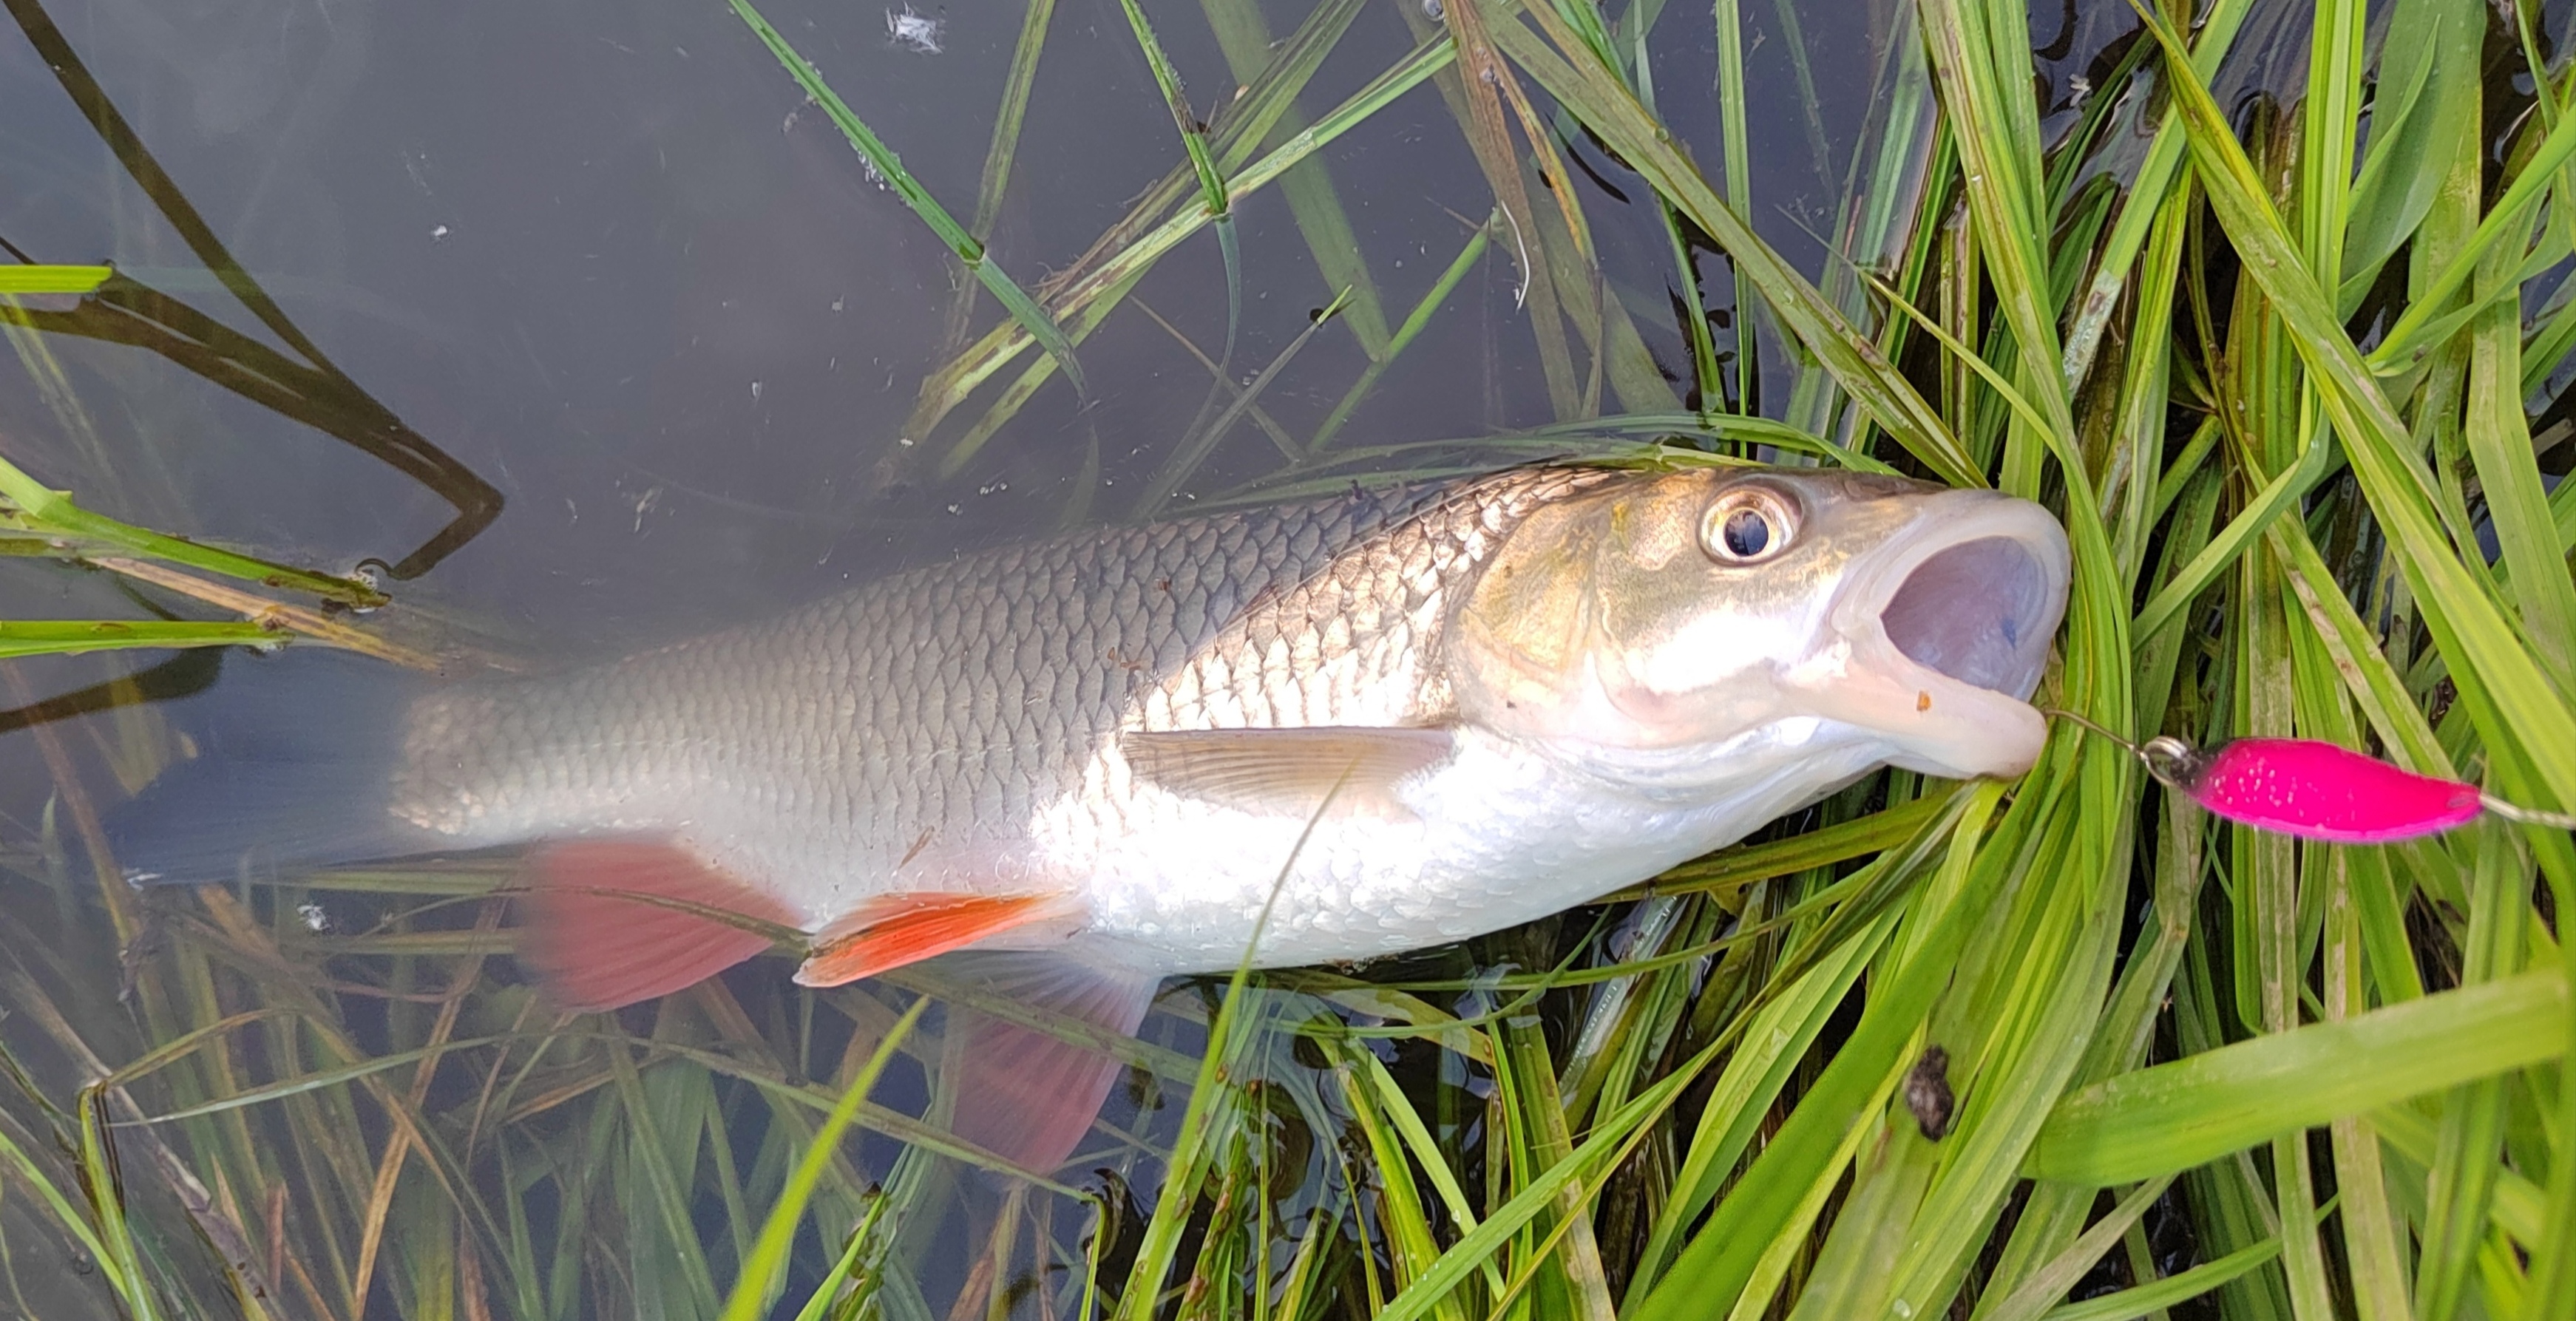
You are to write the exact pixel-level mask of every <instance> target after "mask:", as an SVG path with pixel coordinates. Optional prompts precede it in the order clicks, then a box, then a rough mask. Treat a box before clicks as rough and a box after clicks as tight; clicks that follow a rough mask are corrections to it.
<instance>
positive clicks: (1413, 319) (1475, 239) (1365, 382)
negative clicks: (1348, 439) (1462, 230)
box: [1306, 215, 1501, 457]
mask: <svg viewBox="0 0 2576 1321" xmlns="http://www.w3.org/2000/svg"><path fill="white" fill-rule="evenodd" d="M1500 220H1501V217H1500V216H1499V215H1496V216H1493V217H1490V218H1488V219H1487V220H1486V222H1485V223H1484V225H1483V226H1482V227H1480V228H1478V229H1477V230H1476V231H1475V232H1474V233H1472V234H1470V235H1468V236H1467V243H1466V246H1464V247H1462V248H1460V249H1458V255H1457V256H1455V257H1452V258H1450V259H1449V265H1448V267H1447V268H1446V269H1444V270H1442V271H1441V272H1440V277H1439V278H1438V279H1436V280H1433V281H1432V282H1431V289H1430V291H1429V292H1427V293H1425V294H1423V295H1422V300H1421V301H1420V302H1417V303H1415V304H1414V305H1413V310H1412V311H1411V312H1408V313H1406V314H1405V318H1404V324H1402V325H1400V326H1398V327H1396V329H1395V333H1394V334H1393V335H1392V336H1389V337H1387V338H1386V340H1385V345H1384V347H1383V349H1382V350H1381V351H1380V352H1379V353H1378V354H1377V355H1376V356H1375V357H1374V359H1373V360H1371V361H1370V363H1369V365H1368V366H1367V367H1365V368H1363V369H1361V371H1360V375H1359V379H1357V380H1355V381H1352V382H1351V388H1350V389H1348V390H1345V391H1343V392H1342V399H1341V402H1340V403H1337V404H1335V405H1333V411H1332V412H1330V413H1327V414H1325V415H1324V420H1323V422H1322V423H1321V424H1320V425H1318V426H1317V427H1316V428H1315V437H1314V439H1312V440H1309V441H1307V442H1306V453H1307V455H1308V456H1309V457H1312V456H1314V455H1317V454H1321V453H1322V452H1323V450H1324V447H1325V446H1326V445H1329V444H1331V443H1332V442H1333V438H1334V437H1335V436H1338V435H1340V434H1341V433H1342V424H1343V423H1345V422H1348V421H1349V420H1350V417H1351V410H1352V409H1354V408H1357V407H1359V406H1360V401H1361V400H1363V399H1366V398H1368V394H1369V391H1370V390H1373V389H1375V388H1376V387H1377V379H1378V377H1379V376H1380V375H1382V374H1383V373H1384V372H1385V371H1386V369H1387V367H1388V365H1389V364H1391V363H1393V362H1394V361H1395V359H1396V355H1398V354H1401V353H1403V352H1404V351H1405V349H1407V348H1408V347H1410V346H1411V345H1412V344H1413V341H1414V340H1415V339H1416V338H1417V337H1419V336H1420V335H1421V334H1422V328H1423V327H1425V326H1428V325H1430V324H1431V318H1432V316H1433V315H1434V314H1436V313H1438V312H1439V311H1440V307H1441V305H1442V304H1444V303H1446V302H1448V301H1449V295H1450V293H1451V292H1452V291H1454V290H1456V289H1457V287H1458V282H1459V281H1460V280H1463V279H1465V278H1466V276H1467V272H1468V271H1469V270H1471V269H1473V268H1474V267H1475V265H1476V260H1477V259H1478V258H1480V257H1482V256H1484V255H1485V244H1486V241H1487V240H1489V239H1491V238H1492V237H1493V233H1494V226H1495V225H1496V224H1497V223H1499V222H1500Z"/></svg>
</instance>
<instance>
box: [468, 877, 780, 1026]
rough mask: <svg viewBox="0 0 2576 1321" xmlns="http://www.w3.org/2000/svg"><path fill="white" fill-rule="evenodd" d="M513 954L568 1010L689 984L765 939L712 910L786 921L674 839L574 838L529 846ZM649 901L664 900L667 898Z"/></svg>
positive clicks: (760, 946) (763, 945)
mask: <svg viewBox="0 0 2576 1321" xmlns="http://www.w3.org/2000/svg"><path fill="white" fill-rule="evenodd" d="M527 886H528V888H527V892H526V893H525V894H523V895H521V896H520V898H519V912H520V915H521V917H520V921H521V926H522V931H521V934H520V938H519V961H520V962H521V963H522V964H525V965H526V966H527V968H528V969H529V971H531V972H533V973H535V974H536V975H537V979H538V981H539V982H540V983H541V984H543V986H544V987H545V991H546V995H547V998H549V999H551V1000H552V1001H554V1003H556V1004H557V1005H560V1006H562V1007H563V1008H565V1009H569V1010H573V1011H576V1012H584V1011H589V1010H595V1009H615V1008H618V1007H620V1006H622V1005H631V1004H634V1003H635V1002H637V1001H639V1000H650V999H652V998H653V997H655V996H657V995H668V994H670V993H671V992H673V991H676V990H679V989H681V988H682V987H686V986H691V985H694V984H696V983H698V982H700V981H704V980H705V979H707V978H709V977H712V976H714V975H716V974H717V973H720V972H722V971H724V970H725V969H727V968H730V967H732V966H733V965H735V964H737V963H740V962H742V961H743V960H744V959H747V958H750V957H751V956H752V955H754V954H758V953H760V952H761V951H762V950H765V949H767V948H769V947H770V945H771V943H772V941H771V938H770V937H769V936H767V935H764V934H762V933H761V932H759V931H757V930H751V929H746V928H745V927H741V926H733V925H729V924H727V923H726V922H725V921H724V920H722V919H721V918H719V917H717V916H715V915H713V914H711V913H699V912H690V911H688V910H687V909H686V908H681V907H676V906H673V905H675V904H685V905H692V906H695V907H697V908H701V909H712V910H716V911H718V912H722V913H729V914H738V915H740V916H741V917H743V918H746V919H749V920H750V921H751V922H754V923H765V924H767V925H770V926H775V927H784V926H791V925H793V924H794V922H795V917H794V915H793V914H791V913H789V912H788V911H787V909H786V906H785V905H783V904H781V903H779V902H778V901H777V900H776V899H773V898H771V897H769V896H768V895H765V894H762V893H761V892H760V891H758V890H755V889H753V888H751V887H750V886H749V885H746V884H744V883H743V882H742V881H741V880H740V879H738V878H736V877H734V876H733V875H731V874H729V873H726V872H723V871H719V870H717V869H716V868H714V867H711V866H709V865H708V864H707V863H706V862H705V861H704V860H703V859H701V858H699V857H698V856H697V855H695V854H693V853H690V852H689V851H688V850H686V849H683V848H681V847H680V846H679V845H677V844H672V843H668V842H662V841H653V840H575V841H570V842H567V843H561V844H548V845H544V846H542V847H540V848H539V849H537V850H536V851H535V852H534V853H532V854H530V855H529V857H528V861H527ZM655 900H669V901H672V902H671V903H670V904H664V903H657V902H654V901H655Z"/></svg>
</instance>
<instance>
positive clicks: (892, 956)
mask: <svg viewBox="0 0 2576 1321" xmlns="http://www.w3.org/2000/svg"><path fill="white" fill-rule="evenodd" d="M1081 918H1082V909H1081V906H1080V901H1079V900H1077V899H1075V898H1074V897H1073V896H1071V895H1068V894H1062V893H1050V894H1006V895H993V894H928V893H913V894H889V895H880V896H878V897H876V898H874V899H870V900H867V901H866V902H864V903H862V904H860V905H859V906H858V907H857V908H855V909H853V910H851V911H850V913H849V914H848V915H846V916H844V917H842V918H841V919H840V920H839V921H836V922H834V923H833V924H832V925H830V926H828V927H825V928H824V929H823V931H822V934H820V935H818V936H816V937H815V938H814V952H813V953H812V954H811V955H809V956H808V957H807V958H806V960H805V965H804V966H803V967H801V968H798V969H797V970H796V982H797V984H798V985H800V986H838V985H840V984H842V983H843V982H854V981H857V980H858V979H860V978H862V977H874V976H876V975H877V974H878V973H881V972H888V971H891V970H893V969H896V968H900V967H902V966H904V965H905V964H907V963H918V962H920V961H921V960H923V959H927V958H932V957H935V956H937V955H941V954H945V953H947V952H949V951H950V950H958V949H965V948H966V947H968V946H970V945H974V944H978V943H980V942H983V941H986V940H990V939H992V938H994V937H996V936H1002V935H1008V934H1010V933H1013V932H1024V931H1027V930H1028V929H1029V928H1033V927H1044V926H1047V925H1049V924H1056V925H1063V926H1066V927H1068V928H1069V927H1070V926H1071V925H1072V924H1075V923H1078V922H1080V920H1081Z"/></svg>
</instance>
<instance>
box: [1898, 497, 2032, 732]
mask: <svg viewBox="0 0 2576 1321" xmlns="http://www.w3.org/2000/svg"><path fill="white" fill-rule="evenodd" d="M2051 600H2052V593H2051V592H2050V590H2049V583H2048V577H2047V573H2046V571H2045V570H2043V569H2042V568H2041V566H2040V562H2039V559H2038V557H2037V556H2035V555H2033V554H2031V552H2030V550H2029V549H2028V548H2027V547H2025V546H2023V545H2022V544H2021V543H2020V542H2018V541H2015V540H2013V539H2011V538H2008V537H1982V538H1979V539H1977V540H1975V541H1967V542H1961V543H1960V544H1958V545H1956V546H1951V547H1948V548H1946V549H1944V550H1942V551H1940V552H1938V553H1936V554H1934V555H1932V556H1931V557H1930V558H1928V559H1926V560H1924V561H1923V562H1922V563H1921V564H1918V565H1916V566H1915V568H1914V571H1913V572H1912V573H1910V574H1907V575H1906V578H1905V582H1904V583H1903V585H1901V586H1899V587H1898V588H1897V589H1896V594H1895V595H1894V596H1892V597H1890V598H1888V602H1887V606H1886V608H1885V609H1884V610H1882V611H1880V612H1879V625H1880V627H1882V628H1884V629H1885V630H1886V631H1887V640H1888V641H1889V642H1891V643H1894V644H1895V646H1896V649H1897V650H1898V651H1900V652H1903V653H1904V654H1905V656H1906V658H1907V659H1909V660H1912V661H1913V662H1914V663H1916V664H1918V665H1921V666H1923V667H1925V668H1926V669H1931V670H1936V671H1938V672H1940V673H1942V674H1945V675H1948V676H1949V677H1951V678H1953V679H1956V680H1958V681H1959V682H1961V683H1965V684H1969V685H1972V686H1975V687H1978V688H1986V689H1991V690H1993V691H1995V692H1999V693H2006V694H2009V695H2011V696H2013V697H2027V696H2029V695H2030V692H2031V690H2032V689H2033V688H2036V687H2037V686H2038V684H2039V672H2040V667H2041V666H2042V664H2043V663H2045V661H2046V659H2047V650H2048V647H2047V641H2048V639H2047V635H2048V632H2049V631H2050V629H2049V625H2051V624H2052V623H2053V622H2054V621H2052V620H2050V619H2048V618H2046V616H2047V615H2048V613H2049V609H2050V603H2051Z"/></svg>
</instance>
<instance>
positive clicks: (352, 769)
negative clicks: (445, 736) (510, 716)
mask: <svg viewBox="0 0 2576 1321" xmlns="http://www.w3.org/2000/svg"><path fill="white" fill-rule="evenodd" d="M426 682H427V681H426V680H424V679H423V678H422V677H421V676H418V675H415V674H411V673H408V672H406V671H403V670H400V669H397V668H395V667H393V666H390V665H386V664H384V663H382V662H380V661H372V660H368V659H366V658H364V657H358V656H350V655H346V654H342V653H336V652H326V651H321V650H318V649H316V650H312V651H301V652H291V653H286V654H282V655H278V656H273V657H253V656H242V655H235V656H233V657H231V658H229V659H228V660H227V662H226V664H225V666H224V675H223V677H222V679H221V680H220V681H218V682H217V683H215V685H214V686H213V687H212V688H211V689H210V690H209V691H208V692H207V693H205V694H204V695H203V696H201V697H197V698H193V699H190V700H188V701H186V702H181V703H173V704H171V706H170V708H169V709H170V714H171V719H172V720H173V721H174V722H176V723H177V724H178V725H179V727H180V728H181V729H182V730H183V731H185V732H186V733H187V734H188V736H189V738H190V740H191V741H192V742H194V743H195V745H196V755H195V756H194V757H192V758H190V759H188V760H186V761H183V762H180V763H177V764H176V765H173V766H171V767H170V768H169V769H168V770H166V771H164V772H162V774H161V776H160V778H159V779H156V780H154V781H153V782H152V783H151V784H149V785H146V786H145V787H144V789H143V791H142V792H141V793H139V794H137V795H135V796H134V797H133V798H131V799H128V800H127V801H125V802H124V803H121V804H119V805H118V806H116V807H115V808H114V809H112V810H111V811H109V813H108V814H107V820H106V827H107V838H108V846H109V848H110V849H111V850H113V852H114V853H115V859H116V865H117V866H118V867H119V868H121V869H122V870H123V871H124V873H125V876H126V878H127V879H128V880H130V881H132V882H133V883H135V884H137V885H151V884H178V883H187V882H198V881H228V880H231V879H233V878H235V877H236V876H238V875H240V874H241V873H242V869H243V868H244V867H245V866H250V867H254V868H261V869H275V870H279V871H295V870H301V869H306V868H312V867H318V866H325V865H328V864H332V863H341V862H357V861H363V860H366V859H370V858H387V857H395V856H399V855H401V854H404V853H416V852H420V851H422V850H424V849H427V848H429V847H432V845H433V842H434V841H432V840H431V839H430V838H428V837H427V836H426V835H425V834H424V833H423V832H420V831H418V830H417V829H415V828H413V827H411V826H408V825H406V824H404V823H403V822H401V821H399V820H397V819H395V818H394V817H393V816H392V815H391V813H390V812H389V810H388V808H389V806H390V798H391V793H392V786H393V772H394V768H395V759H396V756H397V754H398V753H399V751H400V742H401V737H402V720H403V713H404V711H405V709H406V708H407V707H408V706H409V705H410V702H411V698H412V696H413V694H414V693H415V692H417V691H418V690H419V688H420V687H421V686H422V685H423V684H425V683H426Z"/></svg>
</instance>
